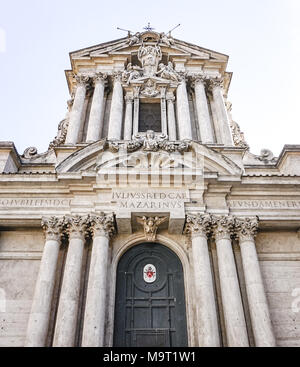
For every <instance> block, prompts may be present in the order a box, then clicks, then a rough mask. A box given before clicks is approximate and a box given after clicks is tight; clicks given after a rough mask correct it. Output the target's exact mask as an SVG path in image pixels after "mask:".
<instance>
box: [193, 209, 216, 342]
mask: <svg viewBox="0 0 300 367" xmlns="http://www.w3.org/2000/svg"><path fill="white" fill-rule="evenodd" d="M210 224H211V218H210V216H209V215H197V216H194V215H188V216H187V224H186V232H188V233H190V234H191V236H192V253H193V263H194V279H195V291H196V294H195V299H196V310H197V319H198V339H199V346H200V347H219V346H220V336H219V328H218V319H217V310H216V300H215V294H214V286H213V278H212V270H211V265H210V259H209V252H208V245H207V232H208V231H209V227H210Z"/></svg>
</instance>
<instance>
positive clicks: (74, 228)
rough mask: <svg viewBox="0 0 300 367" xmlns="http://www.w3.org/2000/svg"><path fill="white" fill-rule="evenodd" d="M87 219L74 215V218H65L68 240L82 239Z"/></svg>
mask: <svg viewBox="0 0 300 367" xmlns="http://www.w3.org/2000/svg"><path fill="white" fill-rule="evenodd" d="M88 223H89V218H88V217H87V216H80V215H75V216H74V217H67V218H66V219H65V225H66V228H67V233H68V234H69V238H70V239H74V238H78V239H84V237H85V235H86V234H87V231H86V230H87V225H88Z"/></svg>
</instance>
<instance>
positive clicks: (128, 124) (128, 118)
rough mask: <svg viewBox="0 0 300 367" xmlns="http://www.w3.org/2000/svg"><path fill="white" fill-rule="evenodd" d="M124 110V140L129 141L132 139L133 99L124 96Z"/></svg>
mask: <svg viewBox="0 0 300 367" xmlns="http://www.w3.org/2000/svg"><path fill="white" fill-rule="evenodd" d="M125 101H126V110H125V123H124V140H131V138H132V123H133V122H132V104H133V97H132V96H131V95H126V97H125Z"/></svg>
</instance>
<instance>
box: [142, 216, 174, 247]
mask: <svg viewBox="0 0 300 367" xmlns="http://www.w3.org/2000/svg"><path fill="white" fill-rule="evenodd" d="M167 219H168V218H167V217H146V216H144V217H137V219H136V220H137V222H138V223H139V224H141V225H142V226H143V227H144V233H145V237H146V240H147V241H149V242H151V241H155V240H156V233H157V230H158V227H159V225H160V224H162V223H164V222H165V221H166V220H167Z"/></svg>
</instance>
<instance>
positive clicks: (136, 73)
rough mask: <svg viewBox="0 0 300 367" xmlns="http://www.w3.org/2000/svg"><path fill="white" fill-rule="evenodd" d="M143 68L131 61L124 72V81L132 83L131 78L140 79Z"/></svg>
mask: <svg viewBox="0 0 300 367" xmlns="http://www.w3.org/2000/svg"><path fill="white" fill-rule="evenodd" d="M142 71H143V69H142V68H140V67H139V66H136V65H135V66H133V65H132V64H131V62H130V63H129V64H128V65H127V68H126V70H124V71H123V73H122V81H123V82H125V83H127V84H130V82H131V80H133V79H138V78H140V77H141V72H142Z"/></svg>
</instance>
